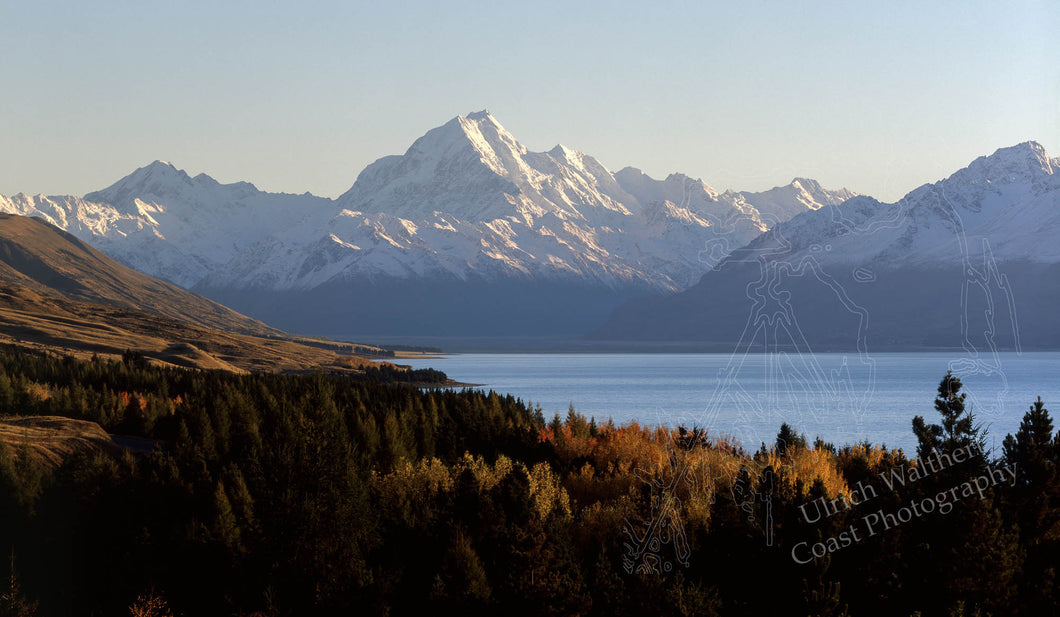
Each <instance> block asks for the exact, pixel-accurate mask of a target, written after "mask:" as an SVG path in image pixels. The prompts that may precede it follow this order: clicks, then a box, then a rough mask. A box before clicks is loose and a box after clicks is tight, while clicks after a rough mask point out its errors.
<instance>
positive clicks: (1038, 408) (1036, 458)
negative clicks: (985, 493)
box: [1001, 397, 1060, 615]
mask: <svg viewBox="0 0 1060 617" xmlns="http://www.w3.org/2000/svg"><path fill="white" fill-rule="evenodd" d="M1058 438H1060V436H1056V437H1054V435H1053V420H1052V418H1050V417H1049V410H1048V409H1046V408H1045V403H1044V402H1042V399H1041V397H1038V400H1036V401H1035V402H1034V404H1033V405H1031V407H1030V409H1029V410H1028V411H1027V413H1026V414H1024V416H1023V421H1022V422H1020V427H1019V430H1018V431H1017V432H1016V435H1015V436H1013V435H1008V436H1006V437H1005V442H1004V456H1003V458H1002V461H1001V462H1002V463H1003V464H1005V465H1011V466H1013V468H1014V470H1015V472H1016V482H1015V485H1014V486H1012V487H1006V493H1005V498H1006V508H1005V510H1006V512H1007V514H1008V517H1007V518H1008V519H1009V522H1010V523H1011V522H1015V523H1017V524H1018V526H1019V533H1020V543H1021V544H1022V546H1023V549H1024V550H1025V551H1026V552H1027V560H1026V563H1025V565H1024V573H1023V577H1022V580H1021V585H1020V586H1021V589H1020V594H1019V595H1020V601H1021V606H1020V608H1021V613H1024V614H1029V615H1045V614H1049V608H1050V607H1056V606H1057V605H1058V602H1060V589H1058V585H1057V580H1056V574H1057V571H1058V570H1060V473H1058V471H1057V463H1058V462H1060V442H1058V441H1057V439H1058Z"/></svg>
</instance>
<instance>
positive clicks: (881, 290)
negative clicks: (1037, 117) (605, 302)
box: [593, 142, 1060, 357]
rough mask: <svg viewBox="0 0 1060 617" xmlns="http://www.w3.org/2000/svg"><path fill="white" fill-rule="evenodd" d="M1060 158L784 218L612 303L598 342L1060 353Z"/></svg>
mask: <svg viewBox="0 0 1060 617" xmlns="http://www.w3.org/2000/svg"><path fill="white" fill-rule="evenodd" d="M1058 238H1060V159H1057V158H1050V157H1049V155H1048V154H1047V153H1046V151H1045V149H1044V148H1043V147H1042V146H1041V145H1040V144H1038V143H1035V142H1026V143H1022V144H1019V145H1016V146H1013V147H1008V148H1001V149H999V150H997V151H996V152H995V153H994V154H992V155H990V156H984V157H980V158H978V159H976V160H975V161H973V162H972V163H971V164H970V165H969V166H968V167H966V168H964V169H961V170H959V171H957V172H956V173H954V174H953V175H951V176H950V177H948V178H946V179H944V180H941V181H939V182H935V183H932V184H926V185H924V186H921V187H919V188H917V189H915V190H913V191H911V192H910V193H908V194H907V195H906V196H905V197H904V198H902V199H901V200H899V201H897V202H895V203H880V202H879V201H877V200H875V199H872V198H870V197H865V196H858V197H854V198H851V199H849V200H847V201H845V202H844V203H842V204H839V205H833V204H829V205H827V206H825V207H823V208H820V209H817V210H815V211H812V212H806V213H804V214H801V215H799V216H796V217H793V218H792V219H790V220H789V221H786V222H783V223H781V224H778V225H776V226H775V227H773V228H772V229H770V230H769V231H768V232H766V233H763V234H761V235H760V236H758V237H757V238H755V239H754V240H752V241H751V242H749V243H748V244H747V245H746V246H744V247H741V248H739V249H737V250H735V251H733V252H732V253H731V254H730V255H728V256H727V257H726V258H725V259H724V260H723V261H722V262H720V263H719V264H718V265H717V266H716V267H715V268H714V269H713V270H712V271H711V272H709V273H707V274H706V275H704V276H703V277H702V279H701V280H700V281H699V282H698V283H696V284H695V285H693V286H692V287H691V288H689V289H687V290H685V291H683V292H681V293H678V294H675V295H670V296H668V297H665V298H642V299H638V300H634V301H631V302H629V303H627V304H626V305H624V306H622V307H621V308H619V309H618V310H616V311H615V313H614V314H613V315H612V317H611V318H610V319H609V321H608V322H607V323H606V324H604V325H603V326H602V327H601V328H599V329H598V330H597V331H596V332H595V333H594V334H593V337H594V338H598V339H602V340H614V339H622V340H632V339H636V340H644V341H661V340H663V341H665V340H669V341H674V340H681V341H694V342H698V343H699V344H701V345H706V346H717V347H719V348H724V349H727V350H731V349H734V348H737V349H749V350H765V349H773V350H798V349H808V348H811V347H812V348H816V349H828V348H833V349H843V350H854V349H858V350H865V349H868V348H872V349H875V350H881V349H923V348H932V349H963V350H965V351H967V352H969V353H970V354H972V356H973V357H981V354H983V353H990V352H993V351H997V350H1020V349H1056V348H1060V320H1058V319H1057V318H1056V307H1057V306H1060V240H1058Z"/></svg>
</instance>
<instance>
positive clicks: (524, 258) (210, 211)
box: [0, 111, 853, 333]
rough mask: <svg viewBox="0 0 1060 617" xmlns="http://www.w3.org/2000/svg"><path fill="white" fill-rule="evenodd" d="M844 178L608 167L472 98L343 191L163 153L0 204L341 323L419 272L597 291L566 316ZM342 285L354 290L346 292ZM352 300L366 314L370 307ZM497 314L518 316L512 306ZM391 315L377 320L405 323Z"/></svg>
mask: <svg viewBox="0 0 1060 617" xmlns="http://www.w3.org/2000/svg"><path fill="white" fill-rule="evenodd" d="M852 196H853V193H850V192H849V191H847V190H845V189H841V190H837V191H828V190H825V189H822V188H821V187H820V186H819V185H818V184H817V183H816V182H814V181H812V180H804V179H796V180H794V181H793V182H792V183H791V184H790V185H788V186H784V187H777V188H775V189H772V190H770V191H765V192H762V193H747V192H743V193H740V192H734V191H725V192H722V193H719V192H717V191H715V190H714V189H713V188H711V187H710V186H708V185H707V184H706V183H704V182H703V181H701V180H694V179H691V178H689V177H687V176H684V175H680V174H673V175H671V176H669V177H668V178H666V179H665V180H655V179H652V178H650V177H649V176H647V175H646V174H643V173H642V172H640V171H639V170H636V169H634V168H626V169H623V170H621V171H619V172H617V173H612V172H610V171H609V170H608V169H607V168H606V167H605V166H604V165H602V164H601V163H600V162H599V161H597V160H596V159H594V158H593V157H591V156H589V155H586V154H583V153H581V152H578V151H575V150H571V149H569V148H566V147H564V146H556V147H555V148H553V149H552V150H549V151H548V152H531V151H529V150H528V149H527V148H526V147H525V146H524V145H522V144H521V143H520V142H519V141H518V140H516V139H515V137H513V136H512V135H511V134H510V133H509V132H508V131H507V130H505V129H504V127H503V126H501V125H500V123H498V122H497V120H496V119H495V118H494V117H493V116H492V115H490V114H489V112H486V111H482V112H477V113H473V114H469V115H468V116H466V117H457V118H454V119H452V120H451V121H449V122H447V123H446V124H444V125H443V126H440V127H438V128H435V129H433V130H431V131H428V132H427V133H426V134H425V135H424V136H423V137H421V138H420V139H418V140H416V142H415V143H413V144H412V146H411V147H410V148H409V149H408V151H407V152H406V153H405V154H404V155H400V156H387V157H384V158H381V159H379V160H378V161H376V162H375V163H372V164H371V165H369V166H368V167H367V168H366V169H365V170H364V171H362V172H361V174H360V175H359V176H358V178H357V180H356V182H355V183H354V184H353V186H352V187H351V188H350V189H349V190H348V191H347V192H346V193H344V194H343V195H342V196H340V197H339V198H338V199H336V200H331V199H326V198H320V197H315V196H313V195H310V194H308V193H306V194H303V195H291V194H273V193H265V192H262V191H259V190H258V189H257V188H255V187H254V185H252V184H249V183H246V182H237V183H234V184H221V183H219V182H217V181H216V180H214V179H213V178H211V177H209V176H207V175H205V174H200V175H198V176H195V177H191V176H189V175H188V174H187V173H185V172H184V171H182V170H179V169H177V168H176V167H174V166H173V165H171V164H169V163H166V162H162V161H156V162H154V163H151V164H150V165H147V166H146V167H143V168H140V169H138V170H136V171H135V172H133V173H132V174H130V175H129V176H127V177H125V178H122V179H121V180H119V181H118V182H116V183H115V184H113V185H111V186H110V187H108V188H106V189H103V190H101V191H97V192H94V193H89V194H88V195H85V196H84V197H71V196H57V197H46V196H44V195H38V196H29V195H25V194H19V195H15V196H13V197H10V198H3V197H0V211H6V212H14V213H18V214H23V215H28V216H38V217H41V218H43V219H44V220H46V221H48V222H50V223H52V224H54V225H56V226H58V227H60V228H62V229H65V230H67V231H69V232H71V233H73V234H74V235H76V236H78V237H80V238H81V239H83V240H85V241H86V242H88V243H90V244H92V245H94V246H96V247H97V248H100V249H102V250H103V251H105V252H107V253H108V254H110V255H111V256H113V257H115V258H116V259H118V260H119V261H121V262H123V263H125V264H127V265H129V266H132V267H134V268H136V269H138V270H140V271H142V272H145V273H147V274H150V275H153V276H157V277H160V278H164V279H168V280H170V281H173V282H175V283H178V284H180V285H182V286H184V287H187V288H193V289H196V290H199V291H202V292H203V293H206V294H207V295H212V296H213V297H215V298H221V299H223V301H227V302H229V303H231V304H233V305H235V306H237V307H239V308H240V309H241V310H243V311H245V312H247V313H249V314H252V315H255V316H258V317H262V318H265V319H273V320H274V321H276V320H279V322H280V325H283V326H285V327H288V328H293V329H296V330H302V331H309V330H313V329H317V331H319V328H321V327H323V326H322V325H321V324H322V323H326V324H327V325H326V328H327V329H328V330H329V331H332V332H346V331H347V330H346V329H344V328H345V326H343V325H342V324H343V319H345V318H346V317H348V316H349V313H348V312H347V309H348V308H349V305H350V303H353V304H355V305H359V304H365V305H367V304H371V305H372V306H373V307H375V308H377V309H378V311H380V312H381V313H380V314H381V315H382V316H384V317H389V316H392V315H393V314H394V311H393V310H392V309H393V307H388V306H387V304H388V303H389V302H406V301H409V300H408V299H407V298H405V293H406V291H407V290H402V291H401V292H400V293H398V292H397V291H395V290H397V289H401V288H403V286H412V287H411V288H415V286H417V285H419V286H420V287H421V288H422V286H423V284H424V283H425V282H429V283H432V284H433V283H440V284H445V285H449V286H450V287H451V286H456V287H460V286H461V285H473V286H475V287H476V289H482V290H485V289H487V288H488V287H489V286H490V285H491V284H507V283H513V284H514V285H513V286H511V287H509V288H507V289H508V291H507V292H506V293H513V294H516V295H519V294H520V293H523V292H519V291H517V290H518V289H519V286H520V285H521V286H522V287H523V288H525V289H526V290H534V291H533V293H538V294H544V295H546V296H547V295H549V293H548V292H545V291H542V290H543V289H548V288H550V287H549V286H550V285H552V286H554V285H559V286H560V287H562V288H563V289H564V290H565V293H567V294H568V295H570V290H571V289H581V290H586V289H595V290H597V292H598V293H597V292H594V293H595V294H596V295H595V296H593V297H596V298H598V299H599V298H606V300H600V301H599V302H595V301H594V302H590V304H593V305H594V307H595V308H593V309H592V310H591V311H589V313H592V316H590V315H589V314H588V313H586V312H585V311H581V312H579V311H580V309H579V308H578V307H571V306H568V307H566V308H565V309H560V308H556V309H555V312H556V315H555V317H556V320H555V321H556V322H557V323H560V322H562V323H563V326H562V329H564V331H565V332H566V333H573V332H575V331H576V330H577V328H580V327H582V326H583V325H584V326H586V327H587V326H589V325H590V322H589V321H585V320H586V319H597V320H599V319H602V318H603V316H604V315H605V314H606V310H607V309H608V308H609V306H610V305H611V304H613V303H614V302H617V301H618V300H619V299H622V298H625V297H630V296H632V295H637V294H645V293H648V294H652V293H659V292H669V291H676V290H680V289H683V288H685V287H687V286H688V285H691V284H693V283H694V282H695V281H696V280H698V279H699V277H700V276H701V275H702V274H703V273H704V272H706V271H707V270H709V268H710V267H711V266H712V265H714V264H716V263H717V262H718V261H719V260H720V259H722V258H724V257H725V256H726V255H727V254H728V253H729V252H730V251H732V250H733V249H735V248H737V247H739V246H742V245H744V244H746V243H747V242H748V241H750V240H751V239H753V238H754V237H756V236H758V235H759V234H761V233H762V232H763V231H765V230H767V229H769V228H770V227H771V226H772V225H774V224H776V223H777V222H780V221H783V220H787V219H788V218H790V217H791V216H794V215H795V214H797V213H799V212H804V211H806V210H813V209H818V208H821V207H823V206H827V205H834V204H837V203H841V202H842V201H844V200H846V199H848V198H850V197H852ZM411 288H410V289H411ZM351 289H358V290H361V291H360V292H358V294H356V297H346V296H348V293H349V292H350V290H351ZM384 289H385V290H389V291H388V292H386V293H384V292H382V291H381V290H384ZM322 290H328V292H327V293H325V292H324V291H322ZM339 290H342V291H339ZM311 291H313V292H314V293H315V294H316V296H314V297H316V298H317V299H316V300H314V301H315V302H320V303H325V304H326V303H328V302H329V298H330V297H332V296H334V295H335V294H339V295H341V296H343V297H344V298H345V299H344V301H343V306H342V307H337V308H334V309H333V312H334V315H331V316H330V317H327V318H323V317H321V315H322V314H323V313H325V312H327V311H325V310H324V309H322V308H321V309H320V310H317V309H313V310H311V311H309V312H310V313H311V315H309V316H301V317H295V316H287V315H278V314H277V311H279V309H278V308H277V307H279V306H283V305H285V301H280V300H277V299H276V298H278V297H279V296H284V297H286V298H287V300H288V301H289V302H287V303H289V304H291V305H297V304H298V303H299V302H298V298H302V297H305V294H307V293H309V292H311ZM387 293H390V294H391V295H394V294H396V296H394V297H392V298H390V299H389V300H388V299H387V298H388V297H389V296H387ZM482 293H486V292H484V291H483V292H482ZM526 293H530V292H529V291H527V292H526ZM329 294H330V295H329ZM473 295H474V294H471V295H470V296H466V297H465V296H460V295H459V294H458V296H459V297H460V298H461V302H470V300H469V298H470V297H471V296H473ZM589 295H591V296H592V295H593V294H589ZM373 296H374V297H373ZM251 297H253V298H257V299H256V300H253V301H251V300H248V298H251ZM557 300H558V298H557ZM517 305H518V303H517ZM461 306H463V305H461ZM354 308H356V307H354ZM436 309H437V310H438V311H441V312H444V311H445V307H436ZM358 310H359V309H358ZM358 310H354V311H353V312H354V313H356V314H358V315H359V316H360V321H361V323H360V324H359V326H358V327H364V326H365V325H366V323H365V322H366V321H368V320H371V319H372V318H373V316H377V314H376V312H373V311H367V312H364V311H361V312H358ZM467 310H468V309H467V307H465V308H462V309H460V311H458V312H461V313H466V312H467ZM305 311H306V309H305V307H302V308H301V309H300V312H302V313H304V312H305ZM336 311H337V312H336ZM474 311H478V312H482V311H486V312H488V311H489V309H488V306H480V307H478V308H476V309H474ZM546 311H547V309H546ZM600 311H605V312H604V313H600ZM564 312H567V313H569V314H567V315H564V314H563V313H564ZM578 315H581V316H580V317H579V316H578ZM465 317H467V316H466V315H465ZM495 317H496V318H497V321H498V323H501V322H508V323H507V326H511V325H512V324H511V322H512V315H510V314H506V315H496V316H495ZM471 319H472V321H474V316H472V318H471ZM479 321H480V323H481V322H482V320H479ZM583 322H584V323H583ZM392 326H393V327H392V328H391V327H390V326H387V327H386V328H384V329H383V330H380V331H388V330H394V331H402V332H403V331H405V329H404V326H403V325H402V324H392ZM507 326H506V327H507ZM517 329H518V328H517V327H516V330H517Z"/></svg>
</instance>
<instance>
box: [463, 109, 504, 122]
mask: <svg viewBox="0 0 1060 617" xmlns="http://www.w3.org/2000/svg"><path fill="white" fill-rule="evenodd" d="M465 117H466V118H467V119H468V120H475V121H476V122H477V121H479V120H493V121H494V122H496V121H497V120H496V119H495V118H494V117H493V114H491V113H490V110H488V109H483V110H482V111H473V112H471V113H469V114H468V115H467V116H465Z"/></svg>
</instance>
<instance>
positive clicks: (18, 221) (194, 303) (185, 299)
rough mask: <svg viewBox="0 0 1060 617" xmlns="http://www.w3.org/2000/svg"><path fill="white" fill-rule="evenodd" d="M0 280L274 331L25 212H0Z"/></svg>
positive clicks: (234, 327) (221, 325) (212, 324)
mask: <svg viewBox="0 0 1060 617" xmlns="http://www.w3.org/2000/svg"><path fill="white" fill-rule="evenodd" d="M0 283H7V284H8V285H15V286H19V287H25V288H27V289H30V290H33V291H35V292H37V293H39V294H43V295H46V296H55V297H60V298H64V299H67V300H76V301H79V302H90V303H93V304H104V305H109V306H114V307H122V308H130V309H138V310H141V311H145V312H149V313H157V314H159V315H162V316H164V317H169V318H171V319H176V320H179V321H186V322H189V323H193V324H196V325H199V326H204V327H208V328H216V329H220V330H228V331H232V332H241V333H245V334H255V335H278V334H280V332H279V331H278V330H276V329H274V328H270V327H269V326H267V325H265V324H263V323H261V322H260V321H257V320H255V319H251V318H250V317H247V316H245V315H242V314H240V313H237V312H235V311H233V310H231V309H229V308H227V307H225V306H222V305H220V304H218V303H216V302H213V301H212V300H207V299H206V298H204V297H202V296H200V295H198V294H194V293H192V292H190V291H187V290H184V289H181V288H180V287H177V286H176V285H173V284H170V283H167V282H165V281H161V280H159V279H156V278H152V277H150V276H147V275H146V274H141V273H140V272H137V271H135V270H133V269H131V268H128V267H126V266H123V265H121V264H119V263H118V262H116V261H114V260H113V259H111V258H110V257H107V256H106V255H104V254H103V253H101V252H99V251H97V250H96V249H94V248H92V247H90V246H88V245H87V244H85V243H84V242H82V241H80V240H78V239H77V238H75V237H74V236H72V235H70V234H68V233H66V232H65V231H62V230H61V229H59V228H58V227H54V226H52V225H49V224H48V223H45V222H44V221H41V220H39V219H34V218H29V217H25V216H18V215H14V214H0Z"/></svg>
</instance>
